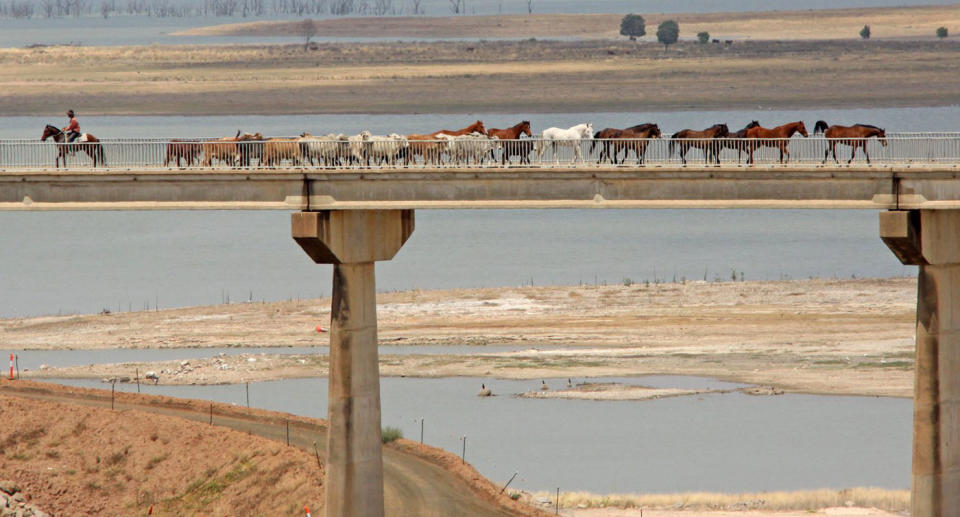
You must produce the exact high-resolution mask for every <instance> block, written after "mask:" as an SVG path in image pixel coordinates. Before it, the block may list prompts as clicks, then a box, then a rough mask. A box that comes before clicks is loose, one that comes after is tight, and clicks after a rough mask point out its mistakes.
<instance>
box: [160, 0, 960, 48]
mask: <svg viewBox="0 0 960 517" xmlns="http://www.w3.org/2000/svg"><path fill="white" fill-rule="evenodd" d="M958 7H960V5H958V4H953V5H928V6H907V7H859V8H837V9H817V10H794V11H747V12H719V13H672V14H658V13H649V14H647V13H639V14H642V15H643V16H644V18H645V21H646V29H647V30H646V32H647V35H646V36H644V37H641V38H640V40H641V41H648V42H653V43H656V41H657V40H656V27H657V25H658V24H659V23H661V22H663V21H665V20H667V19H672V20H676V21H677V22H678V23H679V24H680V28H681V37H686V38H687V39H694V38H695V35H696V34H697V33H699V32H701V31H706V32H709V33H710V34H712V35H713V37H714V38H720V39H724V40H725V39H737V40H743V39H749V40H781V41H782V40H822V39H837V38H841V39H843V38H846V39H858V38H859V30H860V28H861V27H862V26H863V25H864V24H869V25H870V26H871V31H872V36H871V37H873V38H923V37H927V38H934V31H935V30H936V28H937V27H940V26H943V25H946V26H948V27H950V26H954V27H956V26H957V23H958V21H960V12H958ZM623 14H626V13H623ZM623 14H587V13H582V14H579V13H578V14H538V13H532V14H508V15H464V16H389V17H388V16H374V17H348V18H339V19H321V20H315V21H314V22H313V23H314V26H315V28H316V35H317V36H320V37H342V38H377V39H380V38H513V39H521V38H579V39H625V38H624V37H623V36H621V35H620V34H619V28H620V19H621V18H622V17H623ZM814 20H815V23H813V22H814ZM301 23H302V21H301V20H297V21H255V22H244V23H230V24H221V25H212V26H206V27H197V28H191V29H186V30H182V31H177V32H174V33H171V36H263V37H276V36H286V37H297V36H300V35H301V28H300V24H301Z"/></svg>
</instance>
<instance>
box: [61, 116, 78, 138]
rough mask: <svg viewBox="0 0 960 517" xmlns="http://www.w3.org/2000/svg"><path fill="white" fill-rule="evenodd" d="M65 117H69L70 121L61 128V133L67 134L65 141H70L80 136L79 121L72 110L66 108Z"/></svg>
mask: <svg viewBox="0 0 960 517" xmlns="http://www.w3.org/2000/svg"><path fill="white" fill-rule="evenodd" d="M67 117H70V123H69V124H68V125H67V127H65V128H63V134H64V135H66V136H67V143H70V142H73V141H74V140H76V139H77V138H79V137H80V123H79V122H77V117H76V116H74V114H73V110H67Z"/></svg>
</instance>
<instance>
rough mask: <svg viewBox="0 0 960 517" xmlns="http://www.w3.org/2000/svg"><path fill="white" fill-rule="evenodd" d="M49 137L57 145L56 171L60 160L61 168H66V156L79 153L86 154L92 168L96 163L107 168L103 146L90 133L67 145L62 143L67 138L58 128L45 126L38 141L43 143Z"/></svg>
mask: <svg viewBox="0 0 960 517" xmlns="http://www.w3.org/2000/svg"><path fill="white" fill-rule="evenodd" d="M51 137H52V138H53V141H54V142H56V145H57V159H56V162H55V164H56V167H57V168H58V169H59V168H60V160H63V166H64V168H66V166H67V155H68V154H74V153H77V152H80V151H83V152H85V153H87V156H89V157H90V159H91V160H93V166H94V167H96V166H97V164H98V163H99V164H100V166H101V167H106V166H107V160H106V159H105V157H104V153H103V145H102V144H101V143H100V140H97V137H95V136H93V135H91V134H90V133H84V134H82V135H80V138H78V139H77V140H75V141H73V142H71V143H69V144H68V143H64V142H65V141H66V139H67V136H66V135H65V134H63V131H61V130H60V128H58V127H56V126H52V125H50V124H47V127H45V128H43V136H41V137H40V141H41V142H44V141H46V140H47V138H51Z"/></svg>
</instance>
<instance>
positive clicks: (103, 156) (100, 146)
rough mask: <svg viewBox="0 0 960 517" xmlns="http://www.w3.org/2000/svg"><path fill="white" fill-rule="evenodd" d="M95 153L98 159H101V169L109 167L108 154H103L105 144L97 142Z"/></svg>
mask: <svg viewBox="0 0 960 517" xmlns="http://www.w3.org/2000/svg"><path fill="white" fill-rule="evenodd" d="M95 152H96V153H97V157H98V158H99V159H100V166H101V167H106V166H107V153H105V152H103V144H101V143H99V142H97V149H96V151H95Z"/></svg>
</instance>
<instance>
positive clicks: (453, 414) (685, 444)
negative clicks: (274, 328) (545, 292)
mask: <svg viewBox="0 0 960 517" xmlns="http://www.w3.org/2000/svg"><path fill="white" fill-rule="evenodd" d="M578 380H579V379H578ZM604 380H615V381H620V382H626V383H631V384H643V385H648V386H657V387H698V388H724V387H729V386H730V385H729V384H728V383H721V382H719V381H714V380H710V379H690V378H677V377H640V378H628V379H604ZM63 382H64V383H67V384H72V385H81V386H92V387H101V388H102V387H103V386H104V385H103V384H101V383H98V382H96V381H63ZM481 382H485V383H487V384H488V385H491V382H492V387H493V390H494V393H496V394H497V395H498V396H495V397H490V398H481V397H477V396H476V392H477V391H478V390H479V388H480V384H481ZM548 383H550V384H552V385H554V386H560V385H564V384H565V383H566V379H549V380H548ZM538 386H539V380H535V381H507V380H495V381H491V380H490V379H473V378H451V379H409V378H406V379H400V378H383V379H381V390H382V407H383V420H382V421H383V425H385V426H386V425H390V426H394V427H400V428H401V429H402V430H403V433H404V436H406V437H407V438H410V439H413V440H419V437H420V420H421V419H423V421H424V428H425V433H424V441H425V442H426V443H428V444H430V445H434V446H439V447H442V448H444V449H446V450H448V451H451V452H455V453H456V454H460V452H461V447H462V442H461V438H462V437H463V436H466V437H467V448H466V458H467V460H468V461H469V462H470V463H472V464H473V465H474V466H476V467H477V469H478V470H479V471H480V472H481V473H482V474H483V475H485V476H487V477H488V478H490V479H491V480H493V481H494V482H499V483H503V482H506V480H507V479H508V478H509V477H510V476H511V475H512V474H513V473H514V472H519V476H518V478H517V480H515V481H514V483H513V485H512V486H516V487H520V488H523V489H527V490H549V491H552V490H555V489H556V487H560V488H561V489H562V490H564V491H576V490H587V491H592V492H598V493H618V492H620V493H622V492H631V493H637V492H645V493H650V492H680V491H721V492H740V491H758V490H801V489H814V488H823V487H828V488H844V487H850V486H876V487H882V488H893V489H905V488H908V487H909V486H910V451H911V414H912V408H911V401H910V400H905V399H890V398H872V397H827V396H812V395H781V396H777V397H754V396H749V395H742V394H738V393H736V394H714V395H703V396H700V397H697V396H693V397H679V398H666V399H659V400H652V401H640V402H638V401H617V402H598V401H578V400H551V399H521V398H515V397H512V396H511V395H512V394H514V393H520V392H523V391H529V390H534V389H536V388H537V387H538ZM117 388H118V389H122V390H127V391H131V390H136V386H131V385H120V384H118V385H117ZM143 388H144V391H145V392H146V393H151V394H163V395H169V396H174V397H189V398H200V399H209V400H214V401H218V402H226V403H233V404H237V405H242V404H245V390H244V386H242V385H232V386H155V387H154V386H146V385H145V386H144V387H143ZM326 390H327V381H326V379H296V380H285V381H273V382H263V383H254V384H251V385H250V402H251V405H253V406H256V407H260V408H265V409H273V410H278V411H286V412H290V413H295V414H298V415H304V416H311V417H320V418H323V417H324V416H325V415H326V401H327V397H326V393H327V391H326ZM865 438H869V439H865Z"/></svg>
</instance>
